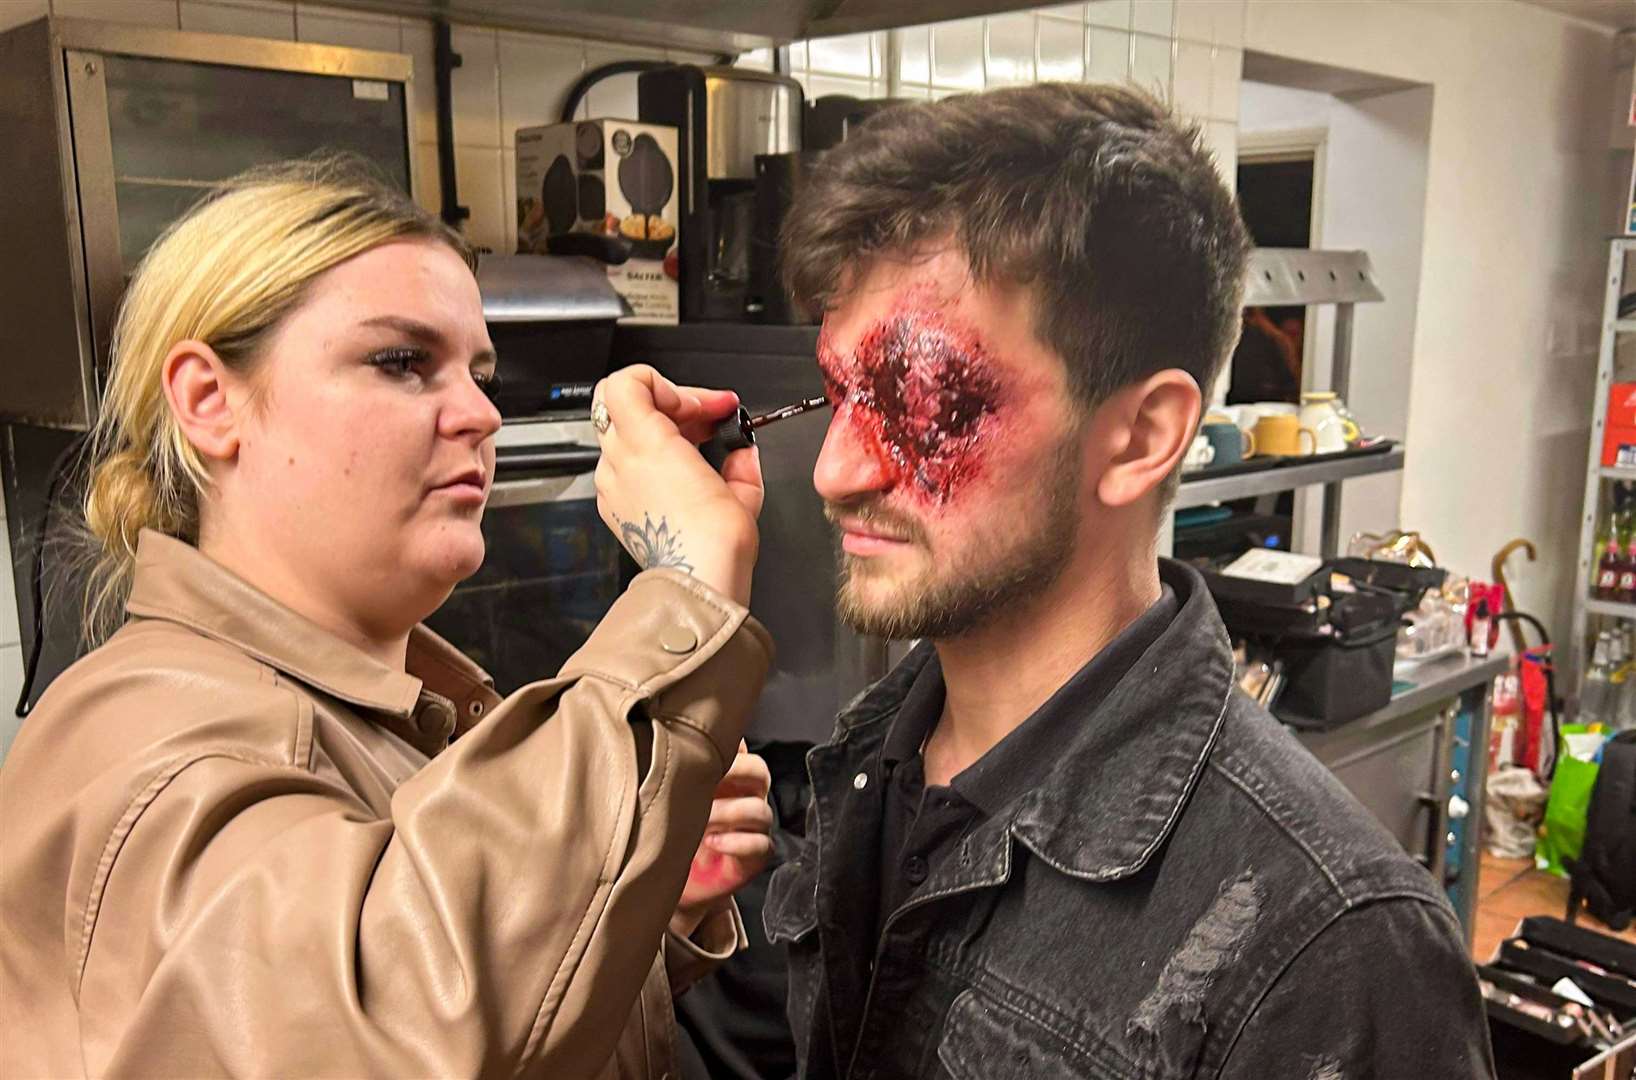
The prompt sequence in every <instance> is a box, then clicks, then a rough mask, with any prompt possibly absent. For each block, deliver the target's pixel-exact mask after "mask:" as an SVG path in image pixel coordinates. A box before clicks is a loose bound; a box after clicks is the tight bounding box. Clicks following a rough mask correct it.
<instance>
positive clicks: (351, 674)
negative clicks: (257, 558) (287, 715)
mask: <svg viewBox="0 0 1636 1080" xmlns="http://www.w3.org/2000/svg"><path fill="white" fill-rule="evenodd" d="M125 610H126V611H127V612H129V613H130V614H131V615H135V616H137V617H140V618H147V619H164V620H166V621H168V622H173V623H177V624H178V625H181V626H186V627H188V628H189V629H191V630H194V631H197V632H198V633H200V634H203V635H205V636H206V637H209V638H214V639H215V640H217V641H220V642H223V643H225V644H228V645H231V646H233V647H234V648H237V649H239V650H241V651H243V652H244V653H246V654H248V655H249V656H252V657H254V658H256V659H257V660H260V661H261V662H262V663H264V664H267V665H268V666H270V667H272V668H275V669H277V670H278V671H281V672H283V673H284V674H286V675H289V676H291V677H292V678H294V679H296V680H299V681H300V682H303V683H306V684H307V685H308V686H310V687H312V688H313V689H315V690H319V691H322V692H323V693H325V694H328V695H329V696H331V697H334V698H338V699H340V700H341V701H344V702H347V703H348V704H350V705H355V706H358V707H359V708H361V709H365V710H368V711H369V712H371V713H374V714H376V716H375V719H377V720H379V721H381V722H382V723H383V726H386V727H388V728H390V729H392V730H394V731H395V732H397V733H398V734H400V735H402V736H403V737H404V738H406V739H408V741H409V742H411V743H412V744H413V745H415V746H417V747H419V748H420V749H422V750H423V751H425V752H427V753H432V752H435V750H436V749H438V748H440V747H441V746H442V745H443V744H445V743H447V741H448V739H449V737H450V736H451V735H452V734H455V733H458V732H460V731H463V730H465V728H467V727H469V726H471V724H472V723H474V722H475V721H476V719H477V718H479V717H480V716H481V715H483V713H484V712H486V711H487V710H488V709H489V708H491V707H492V706H493V705H495V704H497V703H498V702H499V697H498V695H496V694H495V693H494V689H493V680H492V679H490V678H489V676H488V675H487V673H485V672H484V671H483V670H482V669H481V668H479V667H478V666H477V665H476V664H474V663H472V662H471V661H470V660H468V659H467V658H466V657H465V656H463V655H462V654H461V653H460V652H459V650H457V649H455V648H454V646H452V645H450V644H449V643H448V642H446V641H444V640H443V639H442V638H440V637H438V636H437V635H436V634H434V633H432V631H430V630H428V629H427V628H426V627H424V626H416V627H415V628H414V630H413V631H411V633H410V636H409V649H408V658H407V667H408V670H407V671H398V670H395V669H393V668H390V667H388V666H386V665H385V664H382V663H381V662H380V661H378V660H376V659H375V658H374V657H372V656H370V655H368V654H367V653H365V652H364V651H363V650H361V649H359V648H358V647H357V646H355V645H352V644H351V643H349V642H346V641H343V640H342V639H340V638H338V637H336V636H335V635H334V634H332V633H330V632H329V631H327V630H324V629H323V628H322V627H319V626H317V625H316V624H314V623H312V622H311V621H309V620H308V619H306V618H304V617H303V616H301V615H298V614H297V613H295V612H294V611H291V610H290V609H289V608H287V607H285V606H284V605H283V604H280V603H279V602H278V601H277V600H274V599H273V598H272V597H270V596H268V595H267V594H266V593H264V592H262V591H261V590H259V589H257V588H256V587H255V586H253V585H251V584H249V583H248V582H246V581H244V580H243V579H242V578H240V577H238V576H236V575H235V574H233V573H232V572H231V571H229V570H228V569H227V568H226V567H224V566H222V565H221V564H220V563H217V562H215V561H214V560H212V559H211V558H210V557H209V556H207V555H205V554H204V553H203V552H201V551H199V550H198V549H197V548H195V547H194V546H193V545H191V544H189V543H187V542H185V541H182V540H178V539H176V538H175V537H171V536H166V535H164V534H163V533H158V532H154V531H152V530H149V529H144V530H143V531H142V534H141V536H140V538H139V539H138V541H137V550H136V576H135V580H134V581H133V582H132V584H131V596H130V599H129V600H128V601H127V602H126V605H125ZM428 747H430V749H428Z"/></svg>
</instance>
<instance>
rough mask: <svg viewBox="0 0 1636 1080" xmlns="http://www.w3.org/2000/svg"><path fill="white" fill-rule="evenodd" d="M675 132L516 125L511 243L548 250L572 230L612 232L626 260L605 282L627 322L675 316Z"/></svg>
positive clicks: (617, 124) (657, 127)
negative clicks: (621, 301)
mask: <svg viewBox="0 0 1636 1080" xmlns="http://www.w3.org/2000/svg"><path fill="white" fill-rule="evenodd" d="M677 175H678V174H677V164H676V129H675V128H673V127H666V126H664V125H662V124H641V123H637V122H636V121H634V120H582V121H579V122H577V123H571V124H548V125H545V126H543V127H532V128H519V129H518V131H517V250H518V252H520V253H524V254H528V253H533V254H546V253H547V252H548V240H549V238H550V237H553V236H560V235H564V234H568V233H590V234H595V235H600V236H606V237H612V238H617V239H618V240H620V241H623V243H624V244H625V245H627V246H628V247H629V250H630V258H628V259H627V260H626V261H625V262H623V263H620V264H619V265H617V266H612V265H611V266H609V267H608V280H609V281H611V282H612V283H613V286H614V288H615V289H617V290H618V291H619V294H620V295H621V296H623V297H624V298H625V301H626V303H628V304H630V306H631V310H632V311H633V312H634V314H632V315H631V316H629V317H627V318H624V319H621V320H620V321H621V322H624V323H645V324H655V323H659V324H662V323H674V322H676V321H677V315H678V313H679V311H680V298H679V296H678V293H677V287H676V282H677V278H678V277H679V267H678V263H677V260H678V259H679V258H680V255H679V252H680V250H681V249H680V246H679V244H678V239H679V235H678V234H679V231H680V230H679V228H678V225H679V222H680V220H681V216H680V211H679V207H678V205H677V195H676V188H677V183H676V178H677Z"/></svg>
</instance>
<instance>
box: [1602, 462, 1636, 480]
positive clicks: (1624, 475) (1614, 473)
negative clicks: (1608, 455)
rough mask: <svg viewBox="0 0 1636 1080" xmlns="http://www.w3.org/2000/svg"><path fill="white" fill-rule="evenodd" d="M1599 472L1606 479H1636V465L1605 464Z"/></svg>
mask: <svg viewBox="0 0 1636 1080" xmlns="http://www.w3.org/2000/svg"><path fill="white" fill-rule="evenodd" d="M1597 472H1599V473H1600V474H1601V476H1602V479H1604V480H1636V465H1626V466H1624V467H1623V468H1621V467H1620V466H1618V465H1603V466H1602V467H1601V468H1600V469H1598V470H1597Z"/></svg>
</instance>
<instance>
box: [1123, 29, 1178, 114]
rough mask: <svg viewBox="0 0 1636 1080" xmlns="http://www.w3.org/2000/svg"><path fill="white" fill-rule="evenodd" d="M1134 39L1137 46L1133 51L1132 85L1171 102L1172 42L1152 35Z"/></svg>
mask: <svg viewBox="0 0 1636 1080" xmlns="http://www.w3.org/2000/svg"><path fill="white" fill-rule="evenodd" d="M1133 37H1134V38H1135V41H1136V44H1135V47H1134V48H1133V49H1132V50H1131V59H1130V81H1131V83H1132V84H1133V85H1135V86H1138V87H1140V88H1141V89H1143V90H1146V91H1147V92H1148V93H1150V94H1154V95H1156V96H1157V97H1159V98H1162V99H1163V100H1166V101H1168V100H1170V53H1171V45H1172V42H1171V40H1170V39H1169V38H1162V37H1153V36H1152V35H1150V34H1135V35H1133Z"/></svg>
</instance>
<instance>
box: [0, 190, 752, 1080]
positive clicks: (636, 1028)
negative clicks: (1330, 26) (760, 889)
mask: <svg viewBox="0 0 1636 1080" xmlns="http://www.w3.org/2000/svg"><path fill="white" fill-rule="evenodd" d="M471 266H472V259H471V255H470V252H469V250H468V249H467V248H466V246H465V245H464V243H463V242H462V241H461V240H460V238H459V237H458V236H457V235H455V234H453V233H451V232H449V231H448V230H446V229H445V228H444V227H443V226H442V225H441V224H439V223H438V222H436V221H435V220H434V219H432V218H430V217H428V216H427V215H426V214H424V213H423V212H421V211H420V210H419V209H418V208H416V207H415V206H414V205H413V204H411V203H409V202H408V201H407V200H406V199H404V198H403V197H402V196H401V195H398V194H396V193H394V192H392V191H390V190H389V189H386V188H384V187H382V186H380V185H378V184H376V183H374V182H372V181H369V180H365V179H359V178H357V177H353V176H348V175H346V174H345V172H344V170H342V171H339V172H338V171H337V170H336V169H335V168H334V167H333V166H330V167H320V166H312V165H304V166H286V167H281V168H279V169H275V170H271V171H267V172H262V173H257V174H250V175H248V176H247V177H245V178H242V179H241V180H240V181H238V182H235V183H233V184H231V185H229V187H228V189H227V190H226V192H225V193H224V194H221V195H219V196H218V197H216V198H215V199H214V200H213V201H210V202H208V203H206V204H204V205H203V206H201V207H200V208H198V209H196V210H194V211H193V212H192V213H191V214H189V215H188V216H187V217H186V218H185V219H184V220H182V221H181V222H179V223H177V224H176V225H175V226H173V227H172V229H171V230H170V231H169V232H168V233H167V234H166V235H165V236H164V237H163V238H162V239H161V240H160V242H159V243H158V244H156V245H155V247H154V248H153V250H152V251H151V253H150V254H149V255H148V257H147V258H146V259H145V260H144V262H143V265H142V266H141V268H140V269H139V270H138V272H137V274H136V276H135V278H134V279H133V280H132V282H131V284H130V288H129V291H128V293H127V298H126V300H125V304H124V307H123V309H122V312H121V315H120V320H119V324H118V328H117V330H116V334H115V338H114V343H113V348H112V368H111V372H110V378H109V381H108V385H107V389H106V394H105V397H104V401H103V411H102V414H101V419H100V421H99V427H98V429H97V431H96V433H95V438H94V440H93V447H94V469H93V472H92V475H91V480H90V486H89V492H88V495H87V498H86V520H87V524H88V526H89V528H90V531H91V532H92V533H93V534H94V535H95V537H97V538H98V540H99V541H100V542H101V544H102V546H103V551H104V555H103V560H102V564H101V566H100V567H99V571H98V576H97V579H96V585H95V588H94V590H93V593H92V598H91V599H92V603H91V612H90V614H91V616H92V620H93V622H95V623H96V624H97V625H107V624H108V623H110V622H117V621H118V620H119V619H121V618H125V617H126V616H128V619H127V621H125V622H124V625H123V627H122V628H120V629H119V630H118V631H117V632H116V633H114V634H113V635H112V636H111V637H110V638H109V639H108V640H107V642H106V643H105V644H103V645H102V646H101V647H100V648H98V649H97V650H96V651H94V652H93V653H91V655H89V656H88V657H86V658H85V659H84V660H82V661H81V662H80V663H78V664H76V665H75V666H74V667H73V668H72V669H70V670H69V671H68V672H66V673H65V674H64V675H63V676H61V677H60V678H59V679H58V680H57V681H56V683H54V684H53V685H52V687H51V688H50V689H49V691H48V692H47V693H46V694H45V695H44V697H43V698H42V700H41V702H40V704H39V706H38V708H37V709H36V710H35V712H34V713H33V715H32V716H31V717H30V719H29V721H28V723H27V724H25V725H24V727H23V730H22V732H21V733H20V735H19V737H18V739H17V741H16V743H15V745H14V747H13V749H12V751H11V754H10V756H9V759H8V760H7V761H6V763H5V770H4V773H3V774H0V901H3V903H0V915H3V923H4V926H5V934H4V936H3V937H0V973H3V978H4V988H3V994H0V997H3V999H4V1001H5V1016H6V1027H7V1035H6V1037H5V1038H4V1039H3V1040H0V1044H3V1045H4V1049H3V1050H0V1074H3V1075H6V1076H16V1077H24V1076H53V1077H56V1076H68V1075H103V1074H131V1073H141V1074H150V1075H166V1076H188V1077H198V1076H209V1075H221V1074H234V1075H238V1074H256V1075H281V1076H318V1075H345V1076H366V1075H374V1076H419V1077H427V1076H476V1075H484V1076H491V1075H492V1076H500V1075H512V1074H527V1075H540V1076H551V1077H563V1078H580V1077H586V1078H591V1077H614V1076H618V1077H659V1076H661V1075H664V1074H666V1073H667V1072H670V1071H672V1070H673V1065H672V1063H671V1060H670V1056H671V1051H670V1046H669V1039H670V1030H671V1026H672V1024H671V1019H670V1015H671V1014H670V994H671V993H672V991H673V990H675V989H679V988H680V987H682V986H683V985H685V984H686V983H687V982H688V981H689V980H690V979H692V978H696V977H697V976H698V975H699V974H700V973H701V972H702V971H703V970H705V969H707V968H708V966H709V965H710V964H711V963H712V962H713V961H715V960H717V959H719V958H721V957H723V956H725V955H727V954H729V953H731V952H732V951H733V950H734V948H736V947H737V946H738V944H739V943H740V942H741V941H742V936H743V935H742V925H741V924H740V923H739V922H738V921H737V915H736V912H735V911H734V910H733V909H732V904H731V900H730V898H729V897H730V893H731V891H732V890H733V889H734V888H736V887H737V885H739V884H742V882H743V881H744V880H745V879H747V878H748V877H750V876H752V875H753V874H754V873H755V872H756V871H757V870H758V869H759V867H760V865H761V863H762V861H763V860H764V858H765V856H766V851H767V849H768V843H767V838H766V829H767V824H768V816H769V815H768V810H767V806H766V802H765V798H764V796H765V793H766V784H767V777H766V771H765V767H764V766H762V765H761V763H760V761H759V759H755V758H753V757H750V756H748V755H744V754H738V755H737V757H736V759H735V747H738V746H740V745H741V744H740V743H739V734H740V730H741V728H742V727H743V725H744V723H745V720H746V715H747V712H748V709H749V707H750V704H751V702H752V701H753V700H754V698H755V696H756V694H757V692H758V691H759V689H760V686H761V681H762V679H763V677H764V674H765V671H766V668H767V665H768V663H769V657H770V652H771V645H770V643H769V641H768V639H767V636H766V633H765V632H764V631H763V630H762V629H761V628H760V627H759V626H758V625H757V624H756V623H755V622H754V621H753V620H752V619H750V618H749V616H748V613H747V612H746V610H745V604H746V603H747V602H748V599H749V582H750V572H751V569H752V565H753V562H754V558H755V552H756V544H757V539H756V536H757V534H756V528H755V517H756V515H757V513H758V512H759V509H760V504H761V495H762V492H761V479H760V469H759V465H758V463H757V460H756V457H755V455H754V453H753V452H743V451H741V452H740V453H739V454H737V455H735V456H734V457H733V458H731V459H729V461H728V463H727V465H726V467H725V470H724V473H723V475H722V476H718V475H717V474H716V473H714V472H713V471H712V470H711V469H710V468H709V467H708V466H707V465H706V464H705V463H704V461H703V460H702V459H701V458H700V456H699V455H698V453H697V452H696V450H695V449H694V447H693V446H692V445H690V443H691V442H697V441H699V440H702V439H703V438H704V436H705V435H706V434H707V433H708V431H709V430H710V428H711V427H712V423H713V421H714V420H716V419H719V418H720V417H722V416H724V415H726V414H727V413H728V412H729V411H730V410H731V409H732V408H734V407H735V406H736V400H735V399H734V398H733V396H732V395H731V394H728V393H723V392H713V391H703V390H691V389H678V388H677V387H674V386H671V385H670V384H669V383H667V382H665V381H664V380H663V379H662V378H660V377H659V376H657V375H656V374H655V373H653V372H652V371H650V370H647V369H636V370H631V371H627V372H622V373H620V374H619V375H616V376H615V377H613V378H612V379H609V380H607V382H606V383H605V384H604V385H603V386H601V387H599V388H598V398H597V407H596V409H595V413H596V416H597V421H598V422H597V426H598V427H599V429H604V433H603V435H602V440H603V458H602V464H601V466H600V467H599V468H598V470H597V491H598V499H597V501H598V506H599V508H600V509H601V512H602V514H603V516H604V519H605V520H606V521H607V522H608V523H609V524H610V526H611V527H615V528H617V527H619V526H620V525H622V524H626V525H628V524H629V523H631V522H643V523H647V522H653V523H654V524H655V525H659V524H663V525H664V526H665V527H666V528H667V531H668V532H669V534H670V535H671V536H672V537H676V538H678V543H676V544H674V545H672V547H671V548H670V549H669V550H670V552H671V557H670V559H669V562H670V565H669V566H668V567H660V568H654V569H650V570H648V571H646V572H644V573H642V574H641V575H639V576H638V577H637V578H636V579H635V581H634V582H633V583H632V585H631V587H630V589H629V590H628V591H627V592H626V594H625V595H624V596H623V597H621V598H620V599H619V600H618V602H617V603H616V604H615V605H614V607H613V608H612V610H611V611H610V612H609V614H608V616H607V617H606V618H605V619H604V620H603V622H602V624H601V625H600V626H599V627H598V628H597V630H596V632H595V633H594V634H593V635H592V636H591V639H590V640H589V642H587V644H586V645H585V647H584V648H583V649H582V650H581V651H580V652H579V653H578V654H577V655H576V656H574V657H573V658H572V659H571V660H570V661H569V662H568V664H567V665H566V666H565V667H564V668H563V670H562V671H561V672H559V673H556V675H555V677H554V678H549V679H548V680H547V681H544V682H540V683H536V684H534V685H531V686H528V687H525V688H524V689H522V690H520V691H518V692H517V693H516V694H514V695H512V696H511V697H510V698H507V699H505V700H504V701H502V700H501V699H500V698H499V697H498V696H497V695H496V694H495V693H494V691H493V689H492V687H491V684H490V683H489V681H488V680H487V678H486V677H485V676H484V674H483V673H482V672H481V671H479V670H478V669H477V668H476V667H475V666H473V665H472V664H471V663H470V662H469V661H468V660H466V659H465V658H464V657H462V656H461V655H460V654H458V653H457V652H456V651H455V650H454V649H452V648H451V647H450V646H449V645H447V644H446V643H444V642H443V641H441V640H439V639H438V638H437V637H435V636H434V635H433V634H431V633H430V632H428V631H427V630H426V629H425V628H423V627H421V626H419V625H418V623H419V621H420V620H421V619H422V618H424V617H425V616H426V615H428V614H430V613H431V612H432V611H433V610H434V609H436V608H437V607H438V605H439V604H441V603H442V602H443V600H444V599H445V598H446V597H447V596H448V595H449V592H450V590H451V589H452V588H453V587H454V585H455V583H456V582H458V581H460V580H461V579H462V578H464V577H466V576H467V575H469V574H471V573H472V572H473V571H474V570H476V569H477V567H478V565H479V564H480V563H481V562H482V559H483V537H482V533H481V531H480V529H479V525H480V522H481V519H482V515H483V507H484V502H485V500H486V497H487V493H488V489H489V484H490V481H491V479H492V477H493V472H494V442H493V438H492V436H493V435H494V433H495V431H496V429H497V428H498V427H499V423H500V417H499V414H498V413H497V412H496V411H495V408H494V406H493V404H492V403H491V401H490V400H489V397H488V396H487V395H486V394H485V390H486V389H490V382H491V380H492V379H493V378H494V374H493V372H494V353H493V348H492V346H491V345H490V342H489V339H488V335H487V332H486V330H485V327H484V321H483V315H482V307H481V301H480V298H479V296H478V291H477V285H476V281H475V278H474V277H473V275H472V271H471ZM723 476H725V478H726V479H725V480H724V479H723ZM541 674H542V676H549V675H551V674H552V673H550V672H542V673H541ZM451 740H452V741H451ZM730 766H731V768H729V767H730ZM724 774H725V775H724ZM718 784H719V785H720V786H719V787H718ZM713 796H714V798H713ZM707 820H708V827H709V832H710V835H709V836H708V837H707V838H706V839H705V840H704V841H703V844H702V846H701V840H700V838H701V835H702V834H704V833H705V831H706V827H707ZM695 849H697V855H698V858H697V859H695V858H694V856H695ZM690 866H692V867H693V868H694V869H693V872H692V873H691V875H690V869H689V868H690ZM684 885H685V893H684ZM679 900H680V902H678V901H679Z"/></svg>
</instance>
